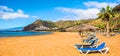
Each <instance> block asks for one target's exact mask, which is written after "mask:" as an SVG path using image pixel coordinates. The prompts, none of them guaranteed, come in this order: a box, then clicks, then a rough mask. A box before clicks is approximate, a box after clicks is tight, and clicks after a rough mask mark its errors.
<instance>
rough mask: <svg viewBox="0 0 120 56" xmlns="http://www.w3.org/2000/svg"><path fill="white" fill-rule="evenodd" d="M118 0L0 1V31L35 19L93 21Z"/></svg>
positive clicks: (20, 25)
mask: <svg viewBox="0 0 120 56" xmlns="http://www.w3.org/2000/svg"><path fill="white" fill-rule="evenodd" d="M119 2H120V0H0V29H7V28H14V27H23V26H27V25H29V24H31V23H32V22H34V21H35V20H37V19H41V20H50V21H54V22H56V21H59V20H81V19H95V18H97V14H98V13H99V12H100V9H101V8H102V7H106V6H107V5H109V6H111V7H115V6H116V5H118V4H119Z"/></svg>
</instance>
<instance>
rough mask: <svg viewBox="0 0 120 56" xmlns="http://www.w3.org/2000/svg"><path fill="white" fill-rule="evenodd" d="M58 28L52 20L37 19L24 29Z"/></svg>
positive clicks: (43, 29)
mask: <svg viewBox="0 0 120 56" xmlns="http://www.w3.org/2000/svg"><path fill="white" fill-rule="evenodd" d="M54 29H57V26H56V25H55V24H54V23H53V22H51V21H43V20H36V21H35V22H33V23H32V24H30V25H27V26H25V27H24V28H23V31H46V30H47V31H48V30H54Z"/></svg>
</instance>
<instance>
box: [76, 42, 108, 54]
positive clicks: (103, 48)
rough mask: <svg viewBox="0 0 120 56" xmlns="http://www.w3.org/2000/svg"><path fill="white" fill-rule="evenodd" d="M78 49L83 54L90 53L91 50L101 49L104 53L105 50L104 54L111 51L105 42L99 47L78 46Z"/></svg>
mask: <svg viewBox="0 0 120 56" xmlns="http://www.w3.org/2000/svg"><path fill="white" fill-rule="evenodd" d="M77 49H78V51H80V52H81V53H82V54H88V53H89V52H93V51H99V52H100V53H102V54H103V51H104V50H105V52H104V54H106V53H107V52H108V51H109V48H108V47H106V44H105V43H102V44H100V45H99V46H98V47H95V48H91V47H88V48H77Z"/></svg>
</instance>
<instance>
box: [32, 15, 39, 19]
mask: <svg viewBox="0 0 120 56" xmlns="http://www.w3.org/2000/svg"><path fill="white" fill-rule="evenodd" d="M32 18H34V19H39V18H40V17H38V16H32Z"/></svg>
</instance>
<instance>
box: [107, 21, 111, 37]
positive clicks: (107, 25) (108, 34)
mask: <svg viewBox="0 0 120 56" xmlns="http://www.w3.org/2000/svg"><path fill="white" fill-rule="evenodd" d="M109 29H110V27H109V22H107V36H110V35H109V32H110V31H109Z"/></svg>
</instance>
